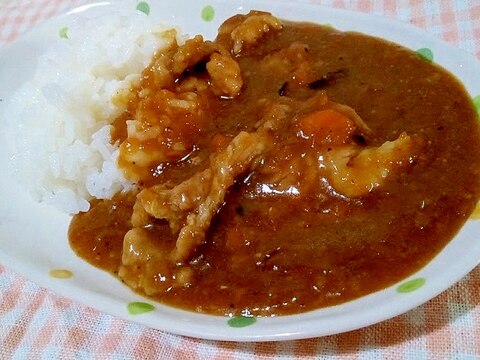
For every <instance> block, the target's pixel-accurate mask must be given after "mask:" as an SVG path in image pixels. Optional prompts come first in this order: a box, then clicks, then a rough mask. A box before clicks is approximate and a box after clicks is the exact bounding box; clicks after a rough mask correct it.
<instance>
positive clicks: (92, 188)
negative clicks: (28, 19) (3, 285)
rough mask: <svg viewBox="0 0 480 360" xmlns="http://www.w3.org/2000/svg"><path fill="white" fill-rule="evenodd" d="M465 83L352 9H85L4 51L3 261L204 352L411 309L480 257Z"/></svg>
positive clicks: (473, 125)
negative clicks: (208, 346) (209, 345)
mask: <svg viewBox="0 0 480 360" xmlns="http://www.w3.org/2000/svg"><path fill="white" fill-rule="evenodd" d="M27 51H28V54H29V56H25V55H24V54H25V53H27ZM12 73H15V74H18V76H16V77H15V81H11V74H12ZM479 73H480V65H479V63H478V61H477V60H476V59H475V58H474V57H473V56H472V55H470V54H468V53H465V52H463V51H461V50H459V49H456V48H454V47H452V46H450V45H448V44H445V43H443V42H441V41H440V40H438V39H436V38H434V37H432V36H430V35H429V34H427V33H425V32H423V31H421V30H419V29H417V28H415V27H413V26H410V25H408V24H404V23H400V22H396V21H393V20H389V19H385V18H381V17H375V16H371V15H367V14H361V13H353V12H349V11H344V10H337V9H331V8H324V7H320V6H312V5H308V4H295V6H292V5H291V4H283V3H276V2H274V1H255V2H246V1H229V2H222V1H210V2H208V3H204V2H194V1H187V0H178V1H175V2H150V1H141V2H138V1H133V0H121V1H120V2H118V1H116V2H108V1H107V2H91V3H87V4H86V5H83V6H81V7H78V8H75V9H72V10H71V11H69V12H68V13H66V14H63V15H61V16H58V17H55V18H53V19H51V20H49V21H46V22H45V23H43V24H41V25H40V26H38V27H37V28H36V29H35V30H34V31H31V32H29V33H27V34H26V35H24V36H23V37H22V38H20V39H19V40H17V41H16V42H14V43H12V44H9V45H7V46H5V47H3V48H2V49H1V50H0V99H2V101H1V102H0V121H1V126H2V129H4V131H2V132H1V136H2V143H3V144H6V147H5V148H6V150H5V151H4V152H2V153H1V158H0V163H1V165H2V167H3V168H4V169H8V171H9V175H8V176H3V177H2V179H1V182H2V184H1V187H0V189H1V190H0V191H1V198H2V199H3V201H2V205H1V207H0V262H1V263H2V264H5V265H6V266H8V267H10V268H11V269H12V270H14V271H16V272H18V273H19V274H22V275H23V276H26V277H27V278H29V279H31V280H33V281H35V282H36V283H38V284H39V285H41V286H44V287H46V288H48V289H51V290H53V291H55V292H57V293H58V294H61V295H63V296H66V297H68V298H71V299H73V300H75V301H79V302H82V303H84V304H86V305H88V306H91V307H93V308H95V309H98V310H101V311H104V312H106V313H109V314H112V315H115V316H118V317H120V318H123V319H125V320H128V321H133V322H137V323H140V324H143V325H146V326H149V327H152V328H156V329H159V330H162V331H167V332H170V333H174V334H179V335H185V336H192V337H197V338H204V339H212V340H232V341H280V340H291V339H301V338H309V337H317V336H325V335H332V334H337V333H341V332H346V331H350V330H354V329H358V328H361V327H365V326H368V325H371V324H374V323H377V322H381V321H383V320H386V319H389V318H392V317H394V316H397V315H399V314H402V313H405V312H406V311H409V310H411V309H413V308H415V307H416V306H419V305H421V304H423V303H424V302H426V301H428V300H430V299H432V298H433V297H435V296H436V295H438V294H439V293H441V292H442V291H444V290H446V289H447V288H448V287H450V286H452V285H453V284H454V283H455V282H457V281H458V280H460V279H461V278H462V277H463V276H465V275H466V274H467V273H468V272H469V271H471V270H472V269H473V268H474V267H475V266H477V264H478V262H479V259H480V241H478V234H479V233H480V210H479V209H478V207H477V203H478V200H479V198H480V127H479V121H478V120H479V113H480V83H478V81H476V79H477V78H478V75H479Z"/></svg>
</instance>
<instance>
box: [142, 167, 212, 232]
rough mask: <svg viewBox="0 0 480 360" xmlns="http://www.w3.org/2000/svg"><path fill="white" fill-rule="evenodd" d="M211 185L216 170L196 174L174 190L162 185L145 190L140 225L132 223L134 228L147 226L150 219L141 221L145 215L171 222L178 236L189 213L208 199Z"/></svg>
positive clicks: (172, 228) (143, 191) (171, 227)
mask: <svg viewBox="0 0 480 360" xmlns="http://www.w3.org/2000/svg"><path fill="white" fill-rule="evenodd" d="M211 182H212V170H211V169H206V170H204V171H201V172H199V173H196V174H195V175H193V176H192V177H191V178H189V179H187V180H185V181H184V182H182V183H180V184H178V185H177V186H175V187H174V188H173V189H168V188H166V187H165V186H164V185H163V184H159V185H154V186H152V187H150V188H146V189H144V190H142V191H141V192H140V193H139V194H138V196H137V202H136V203H135V207H134V216H133V218H134V219H135V220H136V221H135V222H134V221H133V219H132V224H133V225H134V226H144V225H146V224H147V223H148V218H147V219H145V217H142V218H140V216H142V215H141V214H142V213H143V212H145V213H146V214H148V215H151V216H153V217H155V218H157V219H166V220H168V223H169V225H170V229H171V230H172V233H178V232H179V231H180V228H181V225H182V223H183V222H184V221H185V217H186V216H185V213H187V212H190V211H192V210H193V209H195V208H197V207H198V205H199V202H200V201H202V200H203V199H205V197H206V196H207V195H208V193H209V191H210V188H211ZM137 204H138V206H137ZM137 219H138V221H137Z"/></svg>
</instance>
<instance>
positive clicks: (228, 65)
mask: <svg viewBox="0 0 480 360" xmlns="http://www.w3.org/2000/svg"><path fill="white" fill-rule="evenodd" d="M207 71H208V74H209V75H210V78H211V85H212V90H213V93H214V94H215V95H217V96H227V97H229V98H233V97H235V96H237V95H238V94H240V90H241V89H242V86H243V78H242V74H241V70H240V65H238V63H237V62H236V61H235V60H233V59H232V57H231V56H230V54H228V53H214V54H212V56H211V57H210V61H209V62H208V63H207Z"/></svg>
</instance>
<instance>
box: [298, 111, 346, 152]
mask: <svg viewBox="0 0 480 360" xmlns="http://www.w3.org/2000/svg"><path fill="white" fill-rule="evenodd" d="M299 128H300V132H301V133H300V136H302V137H303V138H305V139H312V140H313V141H314V142H315V143H321V144H329V145H330V144H331V145H340V144H345V143H346V142H347V141H348V140H349V139H350V138H351V136H352V133H353V132H354V131H355V123H354V122H353V121H352V120H351V119H350V118H348V117H347V116H346V115H344V114H342V113H341V112H339V111H336V110H333V109H326V110H319V111H315V112H313V113H310V114H308V115H307V116H305V117H303V118H302V119H300V121H299Z"/></svg>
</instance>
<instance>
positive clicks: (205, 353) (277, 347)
mask: <svg viewBox="0 0 480 360" xmlns="http://www.w3.org/2000/svg"><path fill="white" fill-rule="evenodd" d="M152 1H160V0H152ZM169 1H174V0H169ZM312 2H313V3H315V4H317V3H318V4H321V5H327V6H332V7H339V8H346V9H351V10H356V11H361V12H368V13H374V14H378V15H383V16H387V17H393V18H397V19H399V20H401V21H404V22H409V23H411V24H414V25H416V26H418V27H421V28H423V29H425V30H427V31H428V32H430V33H432V34H434V35H436V36H438V37H439V38H441V39H443V40H445V41H448V42H450V43H452V44H455V45H457V46H459V47H460V48H463V49H464V50H466V51H468V52H470V53H472V54H474V55H475V56H476V57H477V58H479V59H480V1H476V0H471V1H461V0H458V1H451V0H445V1H436V0H435V1H434V0H423V1H422V0H400V1H393V0H383V1H367V0H356V1H342V0H330V1H329V0H317V1H312ZM79 3H80V0H68V1H67V0H37V1H35V0H0V45H1V44H3V43H6V42H9V41H12V40H14V39H15V38H16V37H17V36H19V35H21V33H23V32H25V31H27V30H28V29H30V28H31V27H32V26H34V25H36V24H38V23H39V22H41V21H44V20H45V19H47V18H49V17H51V16H55V15H56V14H58V13H61V12H63V11H65V10H66V9H67V8H69V7H72V6H74V5H75V4H79ZM294 3H295V2H292V6H294ZM479 81H480V78H479ZM1 240H3V239H1ZM300 356H304V357H311V358H328V359H345V358H352V359H353V358H359V359H361V358H364V359H372V358H373V359H380V358H381V359H387V358H388V359H404V358H406V359H427V358H428V359H480V267H477V268H476V269H475V270H474V271H473V272H471V273H470V274H469V275H468V276H467V277H465V278H464V279H463V280H462V281H460V282H459V283H458V284H457V285H455V286H454V287H452V288H451V289H450V290H448V291H446V292H444V293H443V294H441V295H440V296H438V297H437V298H435V299H433V300H431V301H430V302H428V303H426V304H425V305H423V306H421V307H418V308H416V309H414V310H412V311H410V312H408V313H406V314H404V315H402V316H398V317H396V318H394V319H392V320H389V321H385V322H383V323H380V324H377V325H373V326H370V327H367V328H364V329H361V330H357V331H353V332H349V333H345V334H341V335H336V336H328V337H323V338H315V339H309V340H301V341H285V342H279V343H234V342H216V341H203V340H196V339H190V338H185V337H181V336H176V335H171V334H167V333H163V332H160V331H157V330H152V329H149V328H146V327H144V326H141V325H137V324H134V323H129V322H126V321H123V320H120V319H118V318H115V317H113V316H110V315H106V314H104V313H101V312H98V311H96V310H94V309H92V308H89V307H85V306H82V305H80V304H78V303H76V302H73V301H71V300H68V299H66V298H64V297H61V296H57V295H55V294H54V293H52V292H50V291H48V290H45V289H43V288H40V287H39V286H37V285H35V284H34V283H32V282H30V281H28V280H26V279H24V278H22V277H20V276H18V275H16V274H15V272H14V270H12V269H7V268H5V267H3V266H1V265H0V359H9V358H14V359H37V358H38V359H54V358H62V359H72V358H78V359H91V358H98V359H150V358H158V359H167V358H177V359H189V358H192V359H193V358H199V359H214V358H218V359H227V358H232V359H233V358H235V359H253V358H271V357H275V358H282V359H287V358H297V357H300Z"/></svg>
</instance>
